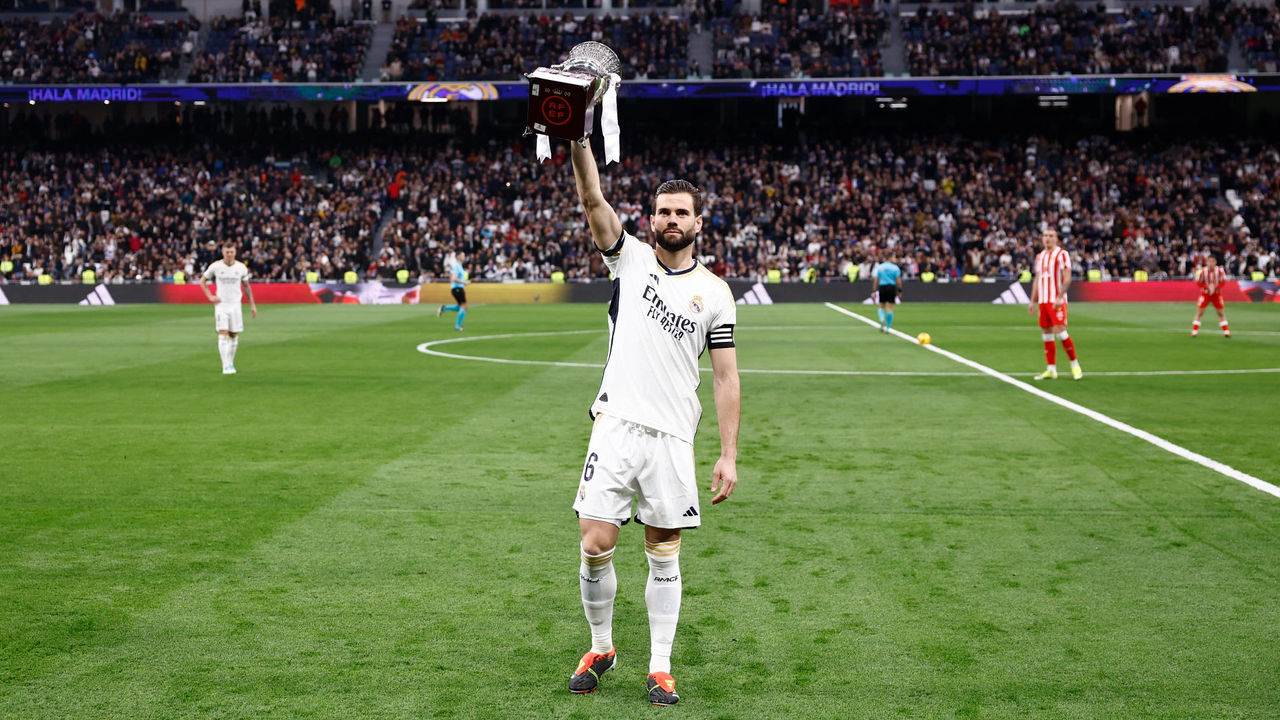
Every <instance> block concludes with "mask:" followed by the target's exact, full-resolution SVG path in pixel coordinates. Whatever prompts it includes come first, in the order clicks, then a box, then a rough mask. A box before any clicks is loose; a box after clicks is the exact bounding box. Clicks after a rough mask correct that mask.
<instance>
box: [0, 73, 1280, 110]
mask: <svg viewBox="0 0 1280 720" xmlns="http://www.w3.org/2000/svg"><path fill="white" fill-rule="evenodd" d="M1141 92H1151V93H1227V94H1234V93H1242V92H1245V93H1251V92H1280V74H1269V75H1245V76H1237V75H1225V74H1224V75H1123V76H1120V75H1117V76H1106V75H1050V76H1021V77H997V78H987V77H947V78H838V79H837V78H832V79H806V80H785V79H772V80H632V81H624V82H623V83H622V89H621V93H620V94H621V96H622V97H624V98H635V99H663V100H676V99H681V98H711V99H717V98H801V97H883V96H899V97H909V96H957V95H1130V94H1134V93H1141ZM527 98H528V83H525V82H462V81H459V82H427V83H347V84H343V83H314V84H307V85H299V84H286V83H275V84H241V85H180V84H174V85H4V86H0V101H3V102H10V103H12V102H26V103H33V104H34V103H48V102H58V103H63V102H78V103H83V102H219V103H225V102H263V101H271V102H302V101H309V100H310V101H317V100H318V101H343V100H358V101H363V102H376V101H378V100H387V101H399V100H413V101H420V102H447V101H460V100H522V101H523V100H526V99H527Z"/></svg>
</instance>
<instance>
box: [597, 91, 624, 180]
mask: <svg viewBox="0 0 1280 720" xmlns="http://www.w3.org/2000/svg"><path fill="white" fill-rule="evenodd" d="M621 83H622V78H621V77H619V76H618V73H609V89H608V90H605V91H604V101H603V102H602V103H601V105H600V132H602V133H604V164H605V165H608V164H609V163H614V162H618V160H619V159H620V158H621V157H622V143H621V137H622V133H621V132H620V131H619V130H618V85H620V84H621Z"/></svg>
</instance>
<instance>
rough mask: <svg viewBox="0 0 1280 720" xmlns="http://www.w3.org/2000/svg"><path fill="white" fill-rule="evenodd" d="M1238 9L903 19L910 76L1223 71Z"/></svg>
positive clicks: (1076, 10)
mask: <svg viewBox="0 0 1280 720" xmlns="http://www.w3.org/2000/svg"><path fill="white" fill-rule="evenodd" d="M1237 15H1238V9H1237V8H1236V6H1233V5H1228V4H1225V3H1211V4H1209V5H1202V6H1197V7H1195V8H1194V9H1191V10H1185V9H1183V8H1182V7H1180V6H1135V7H1127V8H1125V9H1124V10H1123V12H1111V11H1109V10H1108V9H1107V8H1105V7H1103V6H1101V5H1098V6H1089V5H1085V4H1082V3H1081V4H1077V3H1059V4H1057V5H1052V6H1038V7H1036V8H1035V9H1033V10H1030V11H1028V12H1023V13H1017V14H1001V13H998V12H997V11H995V10H990V9H984V8H978V7H975V6H974V5H973V4H971V3H965V4H959V5H957V6H955V7H954V8H953V9H945V10H935V9H930V8H929V7H927V6H921V7H919V9H918V10H917V11H916V12H915V13H914V14H913V15H911V16H910V17H907V18H904V19H903V25H902V39H903V42H904V43H905V46H906V51H907V60H908V64H909V67H910V71H911V74H912V75H1043V74H1050V73H1176V72H1222V71H1224V70H1226V69H1227V67H1226V66H1227V52H1228V50H1229V46H1230V39H1231V28H1232V27H1233V26H1234V24H1235V21H1236V17H1237Z"/></svg>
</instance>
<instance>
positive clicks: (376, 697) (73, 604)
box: [0, 304, 1280, 720]
mask: <svg viewBox="0 0 1280 720" xmlns="http://www.w3.org/2000/svg"><path fill="white" fill-rule="evenodd" d="M850 307H851V308H853V309H855V310H857V311H859V312H863V313H870V312H871V311H870V309H869V308H868V307H866V306H850ZM1190 311H1191V308H1190V306H1189V305H1178V306H1165V305H1102V304H1099V305H1086V304H1078V305H1075V306H1073V307H1072V335H1073V336H1074V337H1075V339H1076V342H1077V345H1078V347H1079V349H1080V353H1081V359H1082V361H1083V363H1084V367H1085V370H1086V372H1089V373H1101V372H1115V371H1149V370H1189V369H1210V368H1211V369H1227V368H1241V369H1256V368H1270V367H1280V312H1278V311H1280V308H1276V307H1265V306H1248V305H1242V304H1235V305H1232V306H1230V307H1229V308H1228V312H1229V313H1230V314H1231V319H1232V329H1233V331H1235V332H1236V337H1235V338H1233V339H1232V340H1230V341H1224V340H1222V339H1221V338H1220V337H1219V336H1218V335H1217V332H1216V328H1213V326H1212V323H1210V325H1209V327H1208V328H1206V331H1205V332H1204V333H1202V336H1201V337H1200V338H1199V339H1197V340H1195V341H1192V340H1191V339H1190V338H1188V337H1186V331H1187V327H1188V326H1189V324H1190V314H1191V312H1190ZM211 315H212V313H211V312H210V311H209V309H208V308H206V307H182V306H170V307H161V306H139V307H124V306H117V307H113V308H65V307H18V306H12V307H8V308H3V309H0V392H2V393H3V400H2V401H0V408H2V409H0V438H3V440H0V717H3V718H72V717H74V718H130V719H143V718H156V719H161V718H163V719H166V720H167V719H170V718H188V717H190V718H194V717H200V718H261V717H298V718H430V717H442V718H455V717H462V718H493V717H522V718H523V717H538V718H558V717H565V718H584V719H585V718H629V717H652V716H654V715H655V714H656V713H658V712H659V711H658V710H657V709H656V708H652V707H649V706H648V705H646V704H645V702H644V691H643V681H644V674H645V672H646V665H647V661H648V628H647V619H646V616H645V609H644V602H643V583H644V576H645V570H644V555H643V551H642V545H641V539H640V533H639V532H638V531H637V530H636V528H634V527H631V526H628V527H627V528H625V529H624V532H623V535H622V540H621V543H620V547H619V550H618V554H617V559H616V563H617V567H618V572H619V577H620V579H619V585H620V589H619V600H618V605H617V610H616V613H615V618H616V619H615V631H614V635H615V642H616V643H617V646H618V648H619V652H620V657H621V663H620V666H619V668H618V669H617V670H616V671H614V672H613V673H611V674H610V675H609V676H607V677H606V679H605V681H604V682H603V683H602V690H601V692H598V693H596V694H594V695H590V696H585V697H578V696H571V695H570V694H569V693H568V692H567V691H566V689H565V684H566V680H567V676H568V673H569V672H570V671H571V670H572V667H573V665H574V663H576V661H577V659H578V656H579V655H581V653H582V652H583V651H584V650H585V649H586V647H587V643H588V633H587V626H586V622H585V620H584V619H583V617H582V609H581V605H580V601H579V597H578V589H577V587H578V583H577V579H576V577H575V575H576V568H577V529H576V523H575V522H574V519H573V515H572V512H571V511H570V509H569V505H570V503H571V501H572V498H573V494H574V491H575V490H576V488H577V481H578V473H579V472H580V469H581V464H582V456H583V454H584V452H585V449H586V440H587V436H588V434H589V431H590V424H589V420H588V418H587V414H586V407H587V406H588V404H589V403H590V401H591V398H592V395H593V391H594V390H595V389H596V386H597V383H598V381H599V372H598V371H597V370H594V369H588V368H573V367H554V366H541V365H507V364H502V365H500V364H493V363H484V362H467V361H461V360H451V359H445V358H439V357H432V356H427V355H424V354H421V353H418V352H415V346H416V345H418V344H419V343H422V342H425V341H429V340H436V339H452V338H455V337H457V334H456V333H453V332H452V330H451V325H452V323H451V321H449V320H448V319H441V320H437V319H435V318H434V317H432V316H431V313H430V311H429V309H428V308H413V307H384V308H377V307H351V306H337V307H334V306H326V307H285V306H267V307H265V308H263V312H262V313H261V315H260V317H259V319H258V320H256V321H253V320H249V321H248V323H247V324H248V328H247V332H246V333H245V335H244V336H243V340H242V341H241V347H240V354H239V357H238V362H237V365H238V367H239V368H240V374H239V375H236V376H234V377H223V376H222V375H221V374H220V373H219V368H218V357H217V354H216V346H215V343H214V337H213V331H212V318H211ZM467 321H468V327H467V333H466V334H465V337H468V338H469V337H475V336H483V335H490V334H499V333H524V332H550V331H563V330H581V329H590V330H598V331H599V332H593V333H580V334H563V335H548V336H540V337H528V338H511V339H504V340H487V341H478V342H464V343H459V344H451V345H446V346H442V347H440V348H439V349H441V350H445V351H448V352H455V353H459V354H467V355H479V356H488V357H506V358H512V359H524V360H543V361H553V362H580V363H599V362H600V361H601V360H602V358H603V356H604V352H605V343H606V338H605V336H604V333H603V328H604V322H605V318H604V308H603V307H594V306H591V307H588V306H509V307H496V306H495V307H477V308H474V309H473V311H472V313H471V314H470V315H469V316H468V318H467ZM739 321H740V331H739V333H738V342H739V359H740V363H741V365H742V367H743V368H747V369H754V370H769V369H793V370H842V371H871V370H895V371H923V372H947V373H965V372H968V371H967V369H966V368H964V367H962V366H960V365H957V364H955V363H953V362H951V361H949V360H947V359H945V358H942V357H939V356H937V355H935V354H933V353H929V352H927V351H924V350H923V349H921V348H918V347H915V346H913V345H911V344H909V343H906V342H902V341H901V340H898V339H895V338H893V337H889V336H885V335H881V334H879V333H877V332H875V331H874V330H872V329H871V328H869V327H867V326H865V325H862V324H861V323H858V322H856V321H855V320H852V319H850V318H846V317H843V316H841V315H840V314H838V313H836V312H833V311H831V310H829V309H827V308H824V307H822V306H819V305H804V306H801V305H792V306H773V307H750V308H741V309H740V318H739ZM896 325H897V327H898V328H899V329H901V330H903V331H905V332H909V333H911V334H915V333H916V332H919V331H920V330H928V331H929V332H930V333H931V334H932V335H933V338H934V342H935V343H937V344H938V345H939V346H941V347H945V348H947V349H950V350H952V351H955V352H958V353H960V354H962V355H965V356H967V357H970V358H972V359H974V360H976V361H979V362H982V363H985V364H988V365H990V366H992V367H994V368H996V369H999V370H1002V371H1006V372H1012V373H1017V374H1019V375H1021V376H1025V375H1026V374H1028V373H1031V372H1035V371H1038V370H1039V369H1040V367H1041V365H1042V362H1043V360H1042V356H1041V353H1040V344H1039V338H1038V335H1037V332H1036V330H1035V329H1034V326H1033V322H1032V319H1031V318H1030V317H1029V316H1028V315H1027V314H1026V313H1025V310H1024V309H1022V308H1018V307H1012V308H1010V307H1000V306H972V305H965V306H961V305H907V306H904V307H903V308H902V309H901V310H900V312H899V314H898V319H897V321H896ZM1062 365H1063V367H1065V361H1064V362H1063V363H1062ZM742 377H743V393H744V399H743V427H742V439H741V457H740V461H739V472H740V476H741V484H740V486H739V489H738V492H737V493H736V494H735V495H734V496H733V498H732V499H731V500H730V501H728V502H727V503H724V504H722V505H717V506H715V507H711V506H710V505H709V503H704V510H705V512H704V526H703V528H702V529H700V530H698V531H696V532H692V533H689V534H688V535H687V537H686V539H685V542H684V553H683V558H682V566H683V574H684V579H685V584H684V587H685V602H684V609H683V613H682V616H681V623H680V631H679V633H678V635H677V638H676V648H675V655H674V657H673V662H674V670H675V672H674V674H675V675H676V677H677V679H678V681H679V691H680V693H681V695H682V697H683V698H684V699H683V700H682V701H681V703H680V705H679V706H677V707H676V708H674V709H673V710H672V711H668V712H673V713H674V714H677V715H684V716H688V717H698V718H744V719H748V718H855V717H856V718H862V717H905V718H926V717H937V718H951V717H1008V718H1025V717H1055V718H1057V717H1062V718H1075V717H1079V718H1104V717H1105V718H1112V717H1125V718H1130V717H1170V718H1173V717H1177V718H1191V717H1195V718H1237V717H1239V718H1246V717H1258V718H1261V717H1275V716H1276V707H1277V704H1278V703H1280V694H1278V691H1277V686H1276V679H1277V677H1280V645H1278V644H1277V643H1276V642H1275V640H1274V637H1275V628H1276V627H1277V625H1280V605H1278V604H1277V603H1276V598H1277V597H1280V499H1277V498H1274V497H1272V496H1270V495H1267V494H1265V493H1262V492H1260V491H1258V490H1255V489H1253V488H1250V487H1248V486H1246V485H1244V484H1242V483H1239V482H1237V481H1234V480H1231V479H1229V478H1226V477H1224V476H1222V475H1219V474H1217V473H1215V472H1212V471H1210V470H1207V469H1204V468H1202V467H1200V466H1198V465H1195V464H1193V463H1191V462H1188V461H1186V460H1183V459H1181V458H1178V457H1176V456H1174V455H1172V454H1170V453H1168V452H1165V451H1163V450H1160V449H1158V448H1156V447H1154V446H1152V445H1149V444H1147V443H1145V442H1142V441H1140V440H1138V439H1135V438H1133V437H1130V436H1128V435H1125V434H1123V433H1121V432H1118V431H1116V430H1114V429H1111V428H1109V427H1106V426H1104V425H1101V424H1099V423H1097V422H1094V421H1092V420H1089V419H1086V418H1084V417H1082V416H1080V415H1077V414H1074V413H1071V412H1069V411H1067V410H1065V409H1062V408H1059V407H1057V406H1054V405H1052V404H1050V403H1048V402H1046V401H1044V400H1042V399H1039V398H1036V397H1033V396H1032V395H1030V394H1027V393H1025V392H1022V391H1020V390H1018V389H1016V388H1013V387H1011V386H1009V385H1006V384H1004V383H1000V382H997V381H995V380H993V379H990V378H987V377H980V376H972V375H952V376H906V377H884V376H862V375H843V376H838V375H797V374H790V375H786V374H768V373H744V374H743V376H742ZM710 386H711V383H710V382H704V384H703V388H702V392H703V395H704V404H705V407H706V412H705V414H704V419H703V427H702V431H701V435H700V438H701V442H700V443H699V444H698V447H697V455H698V461H699V471H700V473H701V474H702V476H703V478H704V487H705V486H706V485H708V484H709V476H710V468H711V464H712V462H713V461H714V458H715V456H716V455H717V453H718V442H717V440H716V438H717V434H716V428H715V413H714V411H713V406H712V402H711V397H710ZM1046 387H1047V388H1048V389H1049V390H1051V391H1052V392H1055V393H1058V394H1060V395H1062V396H1064V397H1067V398H1069V399H1071V400H1074V401H1076V402H1078V403H1080V404H1082V405H1085V406H1087V407H1090V408H1093V409H1095V410H1098V411H1101V412H1103V413H1106V414H1108V415H1111V416H1112V417H1115V418H1116V419H1119V420H1122V421H1125V422H1128V423H1130V424H1133V425H1135V426H1137V427H1139V428H1142V429H1144V430H1147V431H1150V432H1153V433H1155V434H1157V435H1160V436H1162V437H1164V438H1166V439H1168V440H1170V441H1172V442H1174V443H1177V444H1180V445H1183V446H1185V447H1187V448H1189V449H1191V450H1194V451H1196V452H1199V453H1202V454H1204V455H1207V456H1209V457H1211V458H1214V459H1216V460H1219V461H1222V462H1225V463H1228V464H1230V465H1232V466H1234V467H1236V468H1237V469H1239V470H1241V471H1244V472H1247V473H1250V474H1253V475H1255V476H1257V477H1260V478H1261V479H1263V480H1266V481H1268V482H1272V483H1280V470H1277V468H1280V443H1277V442H1276V440H1275V433H1276V428H1277V425H1278V424H1280V422H1278V421H1280V410H1277V405H1276V398H1277V397H1280V374H1276V373H1270V374H1241V375H1164V376H1109V375H1101V374H1090V375H1089V376H1088V377H1086V379H1085V380H1084V381H1083V382H1079V383H1073V382H1071V381H1070V380H1065V379H1064V380H1059V381H1057V382H1056V383H1051V384H1049V385H1047V386H1046Z"/></svg>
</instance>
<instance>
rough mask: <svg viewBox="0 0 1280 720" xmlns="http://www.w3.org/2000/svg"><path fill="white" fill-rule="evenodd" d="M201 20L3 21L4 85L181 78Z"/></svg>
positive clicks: (85, 17)
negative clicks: (184, 52)
mask: <svg viewBox="0 0 1280 720" xmlns="http://www.w3.org/2000/svg"><path fill="white" fill-rule="evenodd" d="M198 28H199V22H198V21H197V20H195V19H194V18H190V17H187V18H185V19H182V20H177V21H169V22H163V21H154V20H152V19H151V18H150V17H148V16H146V15H143V14H130V13H116V14H114V15H101V14H98V13H93V12H81V13H78V14H76V15H74V16H72V17H64V16H50V18H49V19H35V18H30V17H24V18H12V19H3V20H0V82H13V83H33V84H61V83H138V82H155V81H157V80H161V79H168V80H176V79H178V78H177V77H176V73H177V70H178V65H179V59H180V55H181V48H182V44H183V42H184V41H185V40H187V37H188V33H190V32H192V31H194V30H196V29H198Z"/></svg>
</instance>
